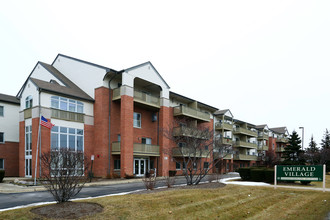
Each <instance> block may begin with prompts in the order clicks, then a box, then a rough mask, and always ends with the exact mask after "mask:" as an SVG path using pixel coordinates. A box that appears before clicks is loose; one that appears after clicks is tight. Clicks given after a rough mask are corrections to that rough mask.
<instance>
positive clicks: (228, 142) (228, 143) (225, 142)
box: [221, 138, 233, 145]
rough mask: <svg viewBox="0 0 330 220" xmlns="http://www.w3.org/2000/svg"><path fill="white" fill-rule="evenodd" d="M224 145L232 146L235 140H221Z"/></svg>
mask: <svg viewBox="0 0 330 220" xmlns="http://www.w3.org/2000/svg"><path fill="white" fill-rule="evenodd" d="M221 141H222V143H223V144H227V145H232V144H233V140H232V139H231V138H221Z"/></svg>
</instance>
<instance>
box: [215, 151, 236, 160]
mask: <svg viewBox="0 0 330 220" xmlns="http://www.w3.org/2000/svg"><path fill="white" fill-rule="evenodd" d="M213 157H214V159H224V160H231V159H232V158H233V154H232V153H228V154H226V155H220V153H219V152H214V153H213Z"/></svg>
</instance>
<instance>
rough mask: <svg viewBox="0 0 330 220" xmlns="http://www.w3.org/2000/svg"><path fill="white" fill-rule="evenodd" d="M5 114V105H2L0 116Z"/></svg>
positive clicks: (0, 106)
mask: <svg viewBox="0 0 330 220" xmlns="http://www.w3.org/2000/svg"><path fill="white" fill-rule="evenodd" d="M4 115H5V107H4V106H2V105H0V117H3V116H4Z"/></svg>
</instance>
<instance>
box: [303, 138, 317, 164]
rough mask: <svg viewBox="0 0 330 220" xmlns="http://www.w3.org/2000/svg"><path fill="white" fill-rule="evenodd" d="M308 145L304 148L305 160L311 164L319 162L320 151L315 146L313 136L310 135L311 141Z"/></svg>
mask: <svg viewBox="0 0 330 220" xmlns="http://www.w3.org/2000/svg"><path fill="white" fill-rule="evenodd" d="M308 146H309V147H308V148H307V149H306V152H305V155H304V158H306V161H307V162H308V163H310V164H312V165H315V164H319V162H320V153H319V149H318V148H317V144H316V142H315V141H314V137H313V135H312V137H311V141H310V142H309V145H308Z"/></svg>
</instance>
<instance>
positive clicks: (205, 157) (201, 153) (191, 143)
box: [163, 119, 232, 185]
mask: <svg viewBox="0 0 330 220" xmlns="http://www.w3.org/2000/svg"><path fill="white" fill-rule="evenodd" d="M163 135H164V136H165V137H166V138H168V139H170V140H171V141H172V143H174V144H175V145H176V147H174V148H172V149H169V150H167V152H165V153H167V154H169V155H170V156H171V157H172V158H173V160H174V161H175V162H177V163H182V167H183V175H184V176H185V178H186V181H187V185H197V184H198V183H200V181H201V180H202V179H203V178H204V177H205V176H206V175H207V174H208V173H209V172H210V171H211V170H213V169H214V168H215V166H216V164H217V163H219V162H220V161H221V159H223V158H224V157H225V156H227V155H228V154H231V153H232V147H231V145H226V144H225V143H223V142H222V138H215V134H214V132H213V130H211V129H209V128H208V127H207V126H203V124H200V125H197V123H195V124H194V123H190V122H189V121H186V120H185V119H180V120H177V121H175V122H174V125H170V126H169V128H168V129H167V130H166V131H163Z"/></svg>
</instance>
